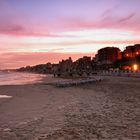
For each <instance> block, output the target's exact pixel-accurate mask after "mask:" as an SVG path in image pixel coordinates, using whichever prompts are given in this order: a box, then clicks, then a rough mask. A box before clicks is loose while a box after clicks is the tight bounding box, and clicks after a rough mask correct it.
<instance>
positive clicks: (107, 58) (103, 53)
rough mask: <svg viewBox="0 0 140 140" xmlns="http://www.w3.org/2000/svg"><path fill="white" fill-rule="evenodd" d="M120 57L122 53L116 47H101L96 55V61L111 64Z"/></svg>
mask: <svg viewBox="0 0 140 140" xmlns="http://www.w3.org/2000/svg"><path fill="white" fill-rule="evenodd" d="M120 59H122V53H121V51H120V49H119V48H117V47H106V48H102V49H100V50H99V51H98V53H97V55H96V61H98V62H99V63H100V64H112V63H114V62H115V61H117V60H120Z"/></svg>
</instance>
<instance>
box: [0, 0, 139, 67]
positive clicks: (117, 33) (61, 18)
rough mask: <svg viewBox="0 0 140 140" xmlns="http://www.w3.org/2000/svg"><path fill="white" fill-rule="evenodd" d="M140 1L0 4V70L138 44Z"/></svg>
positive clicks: (7, 0)
mask: <svg viewBox="0 0 140 140" xmlns="http://www.w3.org/2000/svg"><path fill="white" fill-rule="evenodd" d="M139 7H140V0H0V69H3V68H15V67H20V66H25V65H34V64H39V63H46V62H48V61H50V62H53V63H56V62H58V61H59V60H61V59H62V58H67V57H69V56H72V58H73V59H77V58H78V57H81V56H83V55H91V56H94V54H95V53H96V52H97V50H98V49H100V48H102V47H106V46H116V47H119V48H120V49H121V50H123V49H124V47H125V46H127V45H130V44H136V43H140V8H139Z"/></svg>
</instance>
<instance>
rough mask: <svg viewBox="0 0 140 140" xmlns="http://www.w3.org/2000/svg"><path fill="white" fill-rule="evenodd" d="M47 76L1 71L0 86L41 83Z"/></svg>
mask: <svg viewBox="0 0 140 140" xmlns="http://www.w3.org/2000/svg"><path fill="white" fill-rule="evenodd" d="M45 76H46V75H43V74H32V73H22V72H11V71H0V86H2V85H23V84H34V83H39V82H41V80H42V79H43V78H44V77H45Z"/></svg>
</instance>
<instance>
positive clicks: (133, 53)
mask: <svg viewBox="0 0 140 140" xmlns="http://www.w3.org/2000/svg"><path fill="white" fill-rule="evenodd" d="M139 55H140V44H136V45H134V46H127V47H126V48H125V50H124V51H123V57H124V58H128V59H129V58H135V57H137V56H139Z"/></svg>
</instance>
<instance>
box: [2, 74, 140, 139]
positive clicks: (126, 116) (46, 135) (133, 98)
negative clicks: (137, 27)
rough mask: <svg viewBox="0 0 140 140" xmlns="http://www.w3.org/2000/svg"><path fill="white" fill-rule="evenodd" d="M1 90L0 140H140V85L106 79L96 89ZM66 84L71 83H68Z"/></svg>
mask: <svg viewBox="0 0 140 140" xmlns="http://www.w3.org/2000/svg"><path fill="white" fill-rule="evenodd" d="M61 80H65V79H60V78H53V77H51V76H50V77H48V79H45V78H44V79H43V81H42V82H41V83H36V84H27V85H9V86H0V94H2V95H8V96H12V98H10V99H0V120H1V121H0V139H2V140H25V139H26V140H93V139H95V140H96V139H97V140H98V139H108V140H110V139H131V140H137V139H139V138H140V135H139V132H140V120H139V116H140V95H139V91H140V79H139V78H134V77H133V78H132V77H128V78H124V77H112V76H105V79H104V80H103V81H101V82H99V83H92V84H85V85H79V86H76V87H68V88H56V87H55V86H52V85H48V84H47V83H50V82H56V81H61ZM67 80H69V79H67Z"/></svg>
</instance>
